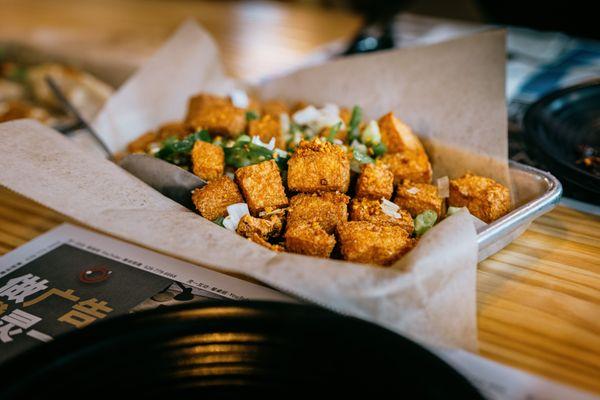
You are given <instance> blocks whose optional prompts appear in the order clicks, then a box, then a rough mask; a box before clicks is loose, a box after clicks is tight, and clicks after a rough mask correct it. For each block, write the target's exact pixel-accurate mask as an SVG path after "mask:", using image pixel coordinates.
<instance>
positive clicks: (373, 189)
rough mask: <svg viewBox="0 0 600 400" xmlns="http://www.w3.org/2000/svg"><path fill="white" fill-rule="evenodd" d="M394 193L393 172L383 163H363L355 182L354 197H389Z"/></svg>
mask: <svg viewBox="0 0 600 400" xmlns="http://www.w3.org/2000/svg"><path fill="white" fill-rule="evenodd" d="M393 193H394V174H392V171H390V170H389V168H388V167H387V165H385V164H383V163H377V164H363V167H362V170H361V173H360V176H359V177H358V180H357V182H356V197H370V198H373V199H381V198H382V197H383V198H385V199H388V200H389V199H391V198H392V194H393Z"/></svg>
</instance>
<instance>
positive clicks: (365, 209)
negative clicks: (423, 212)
mask: <svg viewBox="0 0 600 400" xmlns="http://www.w3.org/2000/svg"><path fill="white" fill-rule="evenodd" d="M350 220H351V221H366V222H370V223H372V224H375V225H391V226H398V227H400V228H402V229H404V230H405V231H406V233H408V234H409V235H410V234H412V233H413V231H414V230H415V224H414V221H413V219H412V217H411V215H410V213H409V212H408V211H406V210H402V209H400V210H398V211H397V215H389V214H386V213H385V212H383V209H382V207H381V199H380V200H377V199H368V198H355V199H353V200H352V203H351V204H350Z"/></svg>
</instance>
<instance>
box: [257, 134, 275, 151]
mask: <svg viewBox="0 0 600 400" xmlns="http://www.w3.org/2000/svg"><path fill="white" fill-rule="evenodd" d="M252 143H253V144H255V145H257V146H260V147H264V148H265V149H269V150H271V151H272V150H273V149H274V148H275V138H274V137H272V138H271V140H269V143H265V142H263V141H262V140H260V137H258V136H252Z"/></svg>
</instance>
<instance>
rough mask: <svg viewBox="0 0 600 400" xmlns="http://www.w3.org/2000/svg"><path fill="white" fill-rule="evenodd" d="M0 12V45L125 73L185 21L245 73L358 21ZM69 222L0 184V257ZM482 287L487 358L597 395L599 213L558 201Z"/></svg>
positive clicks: (93, 7) (92, 5) (204, 6)
mask: <svg viewBox="0 0 600 400" xmlns="http://www.w3.org/2000/svg"><path fill="white" fill-rule="evenodd" d="M0 10H1V13H2V15H3V16H4V18H3V22H2V24H0V41H4V40H19V41H20V42H23V43H29V44H35V45H40V44H42V45H45V46H46V47H47V48H51V49H54V50H56V51H61V49H63V50H65V49H67V50H68V51H69V52H73V51H75V52H78V53H79V54H80V55H81V56H82V57H84V58H85V57H89V58H95V59H101V60H102V61H104V62H107V63H113V64H117V63H121V64H122V65H125V66H126V67H128V68H131V69H133V68H135V66H137V65H139V64H140V63H141V62H143V60H144V59H145V58H146V57H148V56H149V55H150V54H152V52H153V51H154V50H155V49H156V47H157V46H159V45H160V43H161V42H162V41H163V40H164V39H165V38H166V37H167V36H168V35H169V34H170V33H171V32H172V31H173V29H174V28H175V27H176V26H177V25H178V24H179V23H180V22H181V21H182V20H183V19H185V18H186V17H188V16H192V17H194V18H196V19H198V21H200V22H201V23H202V24H203V25H204V26H205V27H206V28H207V29H208V30H209V31H210V32H211V33H212V34H213V35H214V36H215V38H216V40H217V42H218V44H219V46H220V48H221V50H222V54H223V58H224V60H225V63H226V67H227V68H228V70H229V71H230V73H232V74H233V75H235V76H237V77H243V78H246V79H255V78H257V77H259V76H261V75H263V74H267V73H276V72H280V71H282V70H285V69H287V68H290V67H293V66H294V65H297V63H299V62H302V61H303V60H304V58H305V57H306V56H307V55H309V54H311V53H312V52H313V51H315V50H316V49H319V48H320V47H322V46H324V45H325V44H327V43H330V42H331V41H336V40H344V39H348V38H349V37H351V36H352V34H353V33H354V32H355V31H356V29H357V28H358V26H359V25H360V21H359V19H358V18H357V17H355V16H352V15H349V14H346V13H343V12H340V11H331V10H319V9H315V8H304V7H300V6H296V5H289V4H273V3H262V2H261V3H251V4H246V3H237V2H196V1H180V0H175V1H147V0H137V1H135V0H126V1H115V0H103V1H82V0H79V1H73V0H72V1H63V2H59V1H57V2H46V1H33V0H12V1H9V0H0ZM0 163H1V162H0ZM65 220H66V219H65V218H64V217H63V216H61V215H60V214H57V213H55V212H53V211H51V210H49V209H47V208H45V207H43V206H40V205H37V204H35V203H34V202H32V201H30V200H27V199H24V198H22V197H21V196H19V195H17V194H14V193H12V192H9V191H8V190H6V189H0V254H4V253H6V252H8V251H10V250H12V249H13V248H15V247H17V246H20V245H22V244H24V243H26V242H27V241H29V240H31V239H33V238H35V237H36V236H38V235H40V234H41V233H43V232H46V231H47V230H49V229H51V228H53V227H54V226H56V225H58V224H60V223H61V222H63V221H65ZM477 290H478V297H477V300H478V322H479V341H480V352H481V354H482V355H484V356H486V357H489V358H490V359H493V360H497V361H500V362H502V363H505V364H508V365H511V366H515V367H518V368H521V369H524V370H527V371H530V372H533V373H537V374H539V375H542V376H545V377H547V378H551V379H554V380H557V381H560V382H563V383H567V384H570V385H573V386H576V387H579V388H582V389H586V390H589V391H592V392H596V393H600V218H598V217H594V216H592V215H588V214H584V213H580V212H577V211H573V210H571V209H568V208H565V207H562V206H561V207H558V208H556V209H555V210H554V211H552V212H550V213H549V214H547V215H545V216H543V217H541V218H539V219H538V220H536V221H535V222H534V223H533V224H532V225H531V228H530V229H528V230H527V231H526V232H525V233H524V234H523V235H522V236H521V237H519V238H518V239H517V240H515V241H514V242H513V243H512V244H511V245H509V246H508V247H507V248H506V249H504V250H502V251H501V252H499V253H498V254H496V255H494V256H493V257H491V258H490V259H488V260H486V261H484V262H482V263H481V264H480V265H479V273H478V288H477Z"/></svg>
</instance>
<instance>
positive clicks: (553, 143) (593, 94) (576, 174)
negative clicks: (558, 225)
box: [523, 80, 600, 204]
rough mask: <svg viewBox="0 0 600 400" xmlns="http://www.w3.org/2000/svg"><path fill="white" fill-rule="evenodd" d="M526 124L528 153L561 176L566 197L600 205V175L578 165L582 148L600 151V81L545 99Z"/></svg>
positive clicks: (536, 105)
mask: <svg viewBox="0 0 600 400" xmlns="http://www.w3.org/2000/svg"><path fill="white" fill-rule="evenodd" d="M523 124H524V133H525V140H526V144H527V152H528V153H529V154H530V156H532V157H533V158H534V159H536V160H539V161H541V163H542V164H543V165H544V166H545V167H547V168H548V169H549V170H550V172H552V174H554V175H555V176H556V177H558V179H559V180H560V181H561V182H562V183H563V186H564V189H565V194H566V195H567V196H570V197H574V198H577V199H579V200H583V201H587V202H591V203H594V204H600V176H598V175H594V174H593V173H592V172H591V171H589V170H587V169H586V168H585V167H584V166H583V164H581V163H578V162H577V161H578V160H579V159H580V158H581V153H580V146H582V145H587V146H590V147H592V148H597V149H598V148H600V80H595V81H591V82H587V83H584V84H580V85H576V86H572V87H569V88H565V89H561V90H559V91H556V92H553V93H550V94H548V95H546V96H544V97H543V98H541V99H540V100H538V101H537V102H535V103H534V104H532V105H531V106H530V107H529V108H528V110H527V112H526V113H525V116H524V119H523Z"/></svg>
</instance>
